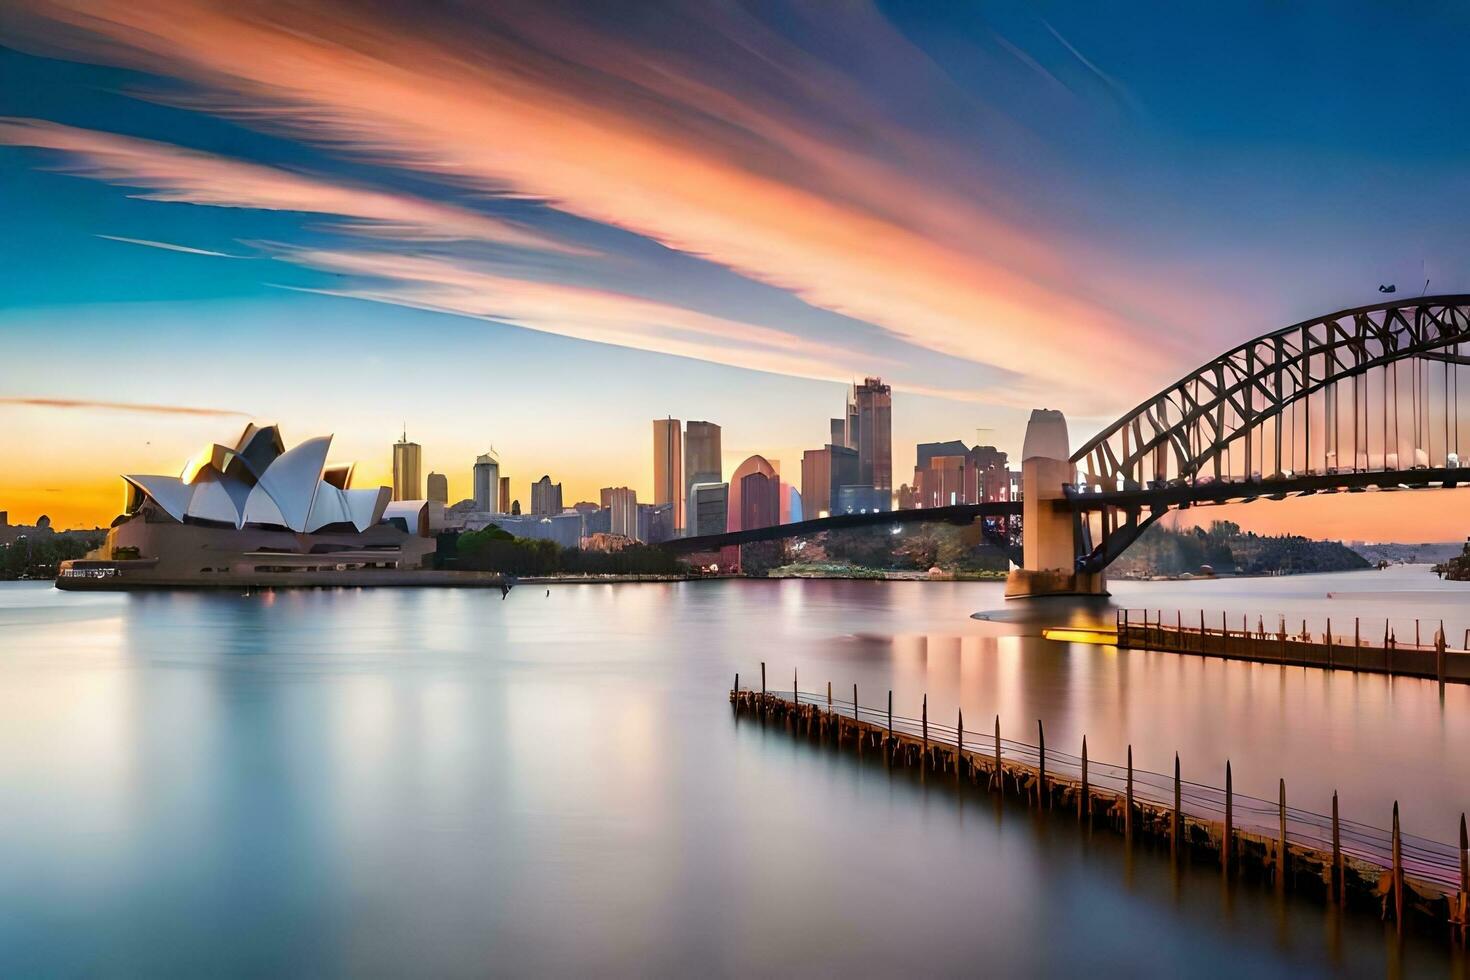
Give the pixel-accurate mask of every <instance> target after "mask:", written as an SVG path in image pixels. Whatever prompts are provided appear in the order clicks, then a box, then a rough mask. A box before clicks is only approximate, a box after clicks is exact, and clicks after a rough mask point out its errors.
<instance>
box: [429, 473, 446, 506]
mask: <svg viewBox="0 0 1470 980" xmlns="http://www.w3.org/2000/svg"><path fill="white" fill-rule="evenodd" d="M427 482H428V493H429V496H428V499H429V500H431V501H435V502H437V503H441V504H448V503H449V477H447V476H445V475H444V474H443V473H430V474H429V478H428V481H427Z"/></svg>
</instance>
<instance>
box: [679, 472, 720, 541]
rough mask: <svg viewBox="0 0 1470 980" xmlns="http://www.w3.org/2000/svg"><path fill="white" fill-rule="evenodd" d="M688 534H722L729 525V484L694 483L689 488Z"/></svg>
mask: <svg viewBox="0 0 1470 980" xmlns="http://www.w3.org/2000/svg"><path fill="white" fill-rule="evenodd" d="M687 516H688V518H689V533H690V536H694V535H704V534H724V533H725V531H726V530H727V529H728V528H729V526H730V484H728V483H696V484H695V485H694V486H692V487H690V489H689V498H688V509H687Z"/></svg>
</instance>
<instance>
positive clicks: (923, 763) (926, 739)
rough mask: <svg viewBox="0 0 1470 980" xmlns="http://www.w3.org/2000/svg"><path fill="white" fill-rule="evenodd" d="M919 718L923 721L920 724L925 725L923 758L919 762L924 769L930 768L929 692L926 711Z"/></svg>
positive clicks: (925, 698)
mask: <svg viewBox="0 0 1470 980" xmlns="http://www.w3.org/2000/svg"><path fill="white" fill-rule="evenodd" d="M919 717H920V718H921V719H922V721H921V722H920V724H922V725H923V729H924V749H923V752H922V753H921V756H922V758H920V760H919V765H921V766H923V767H924V768H928V766H929V693H928V692H927V691H926V692H924V709H923V713H922V714H921V715H920V716H919Z"/></svg>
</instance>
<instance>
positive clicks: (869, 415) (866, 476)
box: [847, 378, 893, 492]
mask: <svg viewBox="0 0 1470 980" xmlns="http://www.w3.org/2000/svg"><path fill="white" fill-rule="evenodd" d="M847 415H848V423H849V430H851V428H853V426H854V425H855V426H856V429H857V438H856V439H855V440H854V439H852V438H851V436H852V433H851V431H849V433H848V435H849V442H848V445H852V444H853V443H854V442H855V443H856V448H857V451H858V482H859V483H861V484H865V485H867V486H870V487H872V488H873V489H875V490H879V491H890V492H891V491H892V489H893V389H891V388H890V387H889V386H888V385H886V384H884V383H883V379H882V378H864V379H863V383H862V384H861V385H854V386H853V389H852V400H851V401H850V402H849V404H848V411H847Z"/></svg>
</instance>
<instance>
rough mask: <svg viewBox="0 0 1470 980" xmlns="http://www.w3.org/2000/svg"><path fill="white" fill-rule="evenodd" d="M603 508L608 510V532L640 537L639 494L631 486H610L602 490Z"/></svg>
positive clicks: (628, 536)
mask: <svg viewBox="0 0 1470 980" xmlns="http://www.w3.org/2000/svg"><path fill="white" fill-rule="evenodd" d="M602 499H603V500H604V501H605V503H604V504H603V509H605V510H606V511H608V533H609V534H621V535H622V536H623V537H625V538H635V539H636V538H637V537H638V494H637V493H635V492H634V491H633V490H632V488H630V487H608V488H607V489H605V490H603V491H602Z"/></svg>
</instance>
